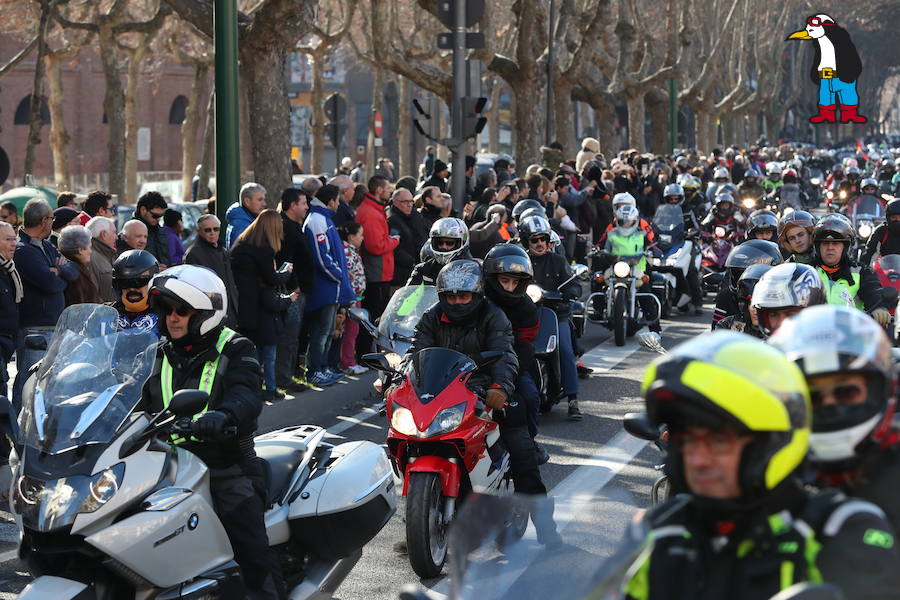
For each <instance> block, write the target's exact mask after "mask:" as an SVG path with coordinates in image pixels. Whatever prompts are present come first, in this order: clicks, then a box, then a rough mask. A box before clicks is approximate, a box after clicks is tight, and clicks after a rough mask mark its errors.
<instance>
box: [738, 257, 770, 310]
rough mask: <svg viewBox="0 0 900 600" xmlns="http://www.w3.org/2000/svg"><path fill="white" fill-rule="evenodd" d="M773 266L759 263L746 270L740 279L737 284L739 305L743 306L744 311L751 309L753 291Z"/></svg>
mask: <svg viewBox="0 0 900 600" xmlns="http://www.w3.org/2000/svg"><path fill="white" fill-rule="evenodd" d="M773 266H774V265H768V264H765V263H757V264H755V265H750V266H749V267H747V268H746V269H744V272H743V273H741V276H740V277H738V282H737V303H738V305H740V306H742V307H743V308H744V309H747V308H749V307H750V300H751V299H752V298H753V290H754V289H755V288H756V284H757V283H759V280H760V279H762V276H763V275H765V274H766V273H768V272H769V270H770V269H771V268H772V267H773Z"/></svg>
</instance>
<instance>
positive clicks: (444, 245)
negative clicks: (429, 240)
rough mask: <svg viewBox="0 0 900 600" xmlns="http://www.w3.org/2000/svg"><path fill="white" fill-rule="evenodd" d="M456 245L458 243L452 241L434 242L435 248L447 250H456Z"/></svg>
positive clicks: (439, 240)
mask: <svg viewBox="0 0 900 600" xmlns="http://www.w3.org/2000/svg"><path fill="white" fill-rule="evenodd" d="M457 243H458V241H457V240H452V239H451V240H442V239H435V240H434V245H435V246H437V247H438V248H447V249H448V250H452V249H453V248H456V245H457Z"/></svg>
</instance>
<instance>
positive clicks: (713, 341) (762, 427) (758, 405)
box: [641, 330, 811, 503]
mask: <svg viewBox="0 0 900 600" xmlns="http://www.w3.org/2000/svg"><path fill="white" fill-rule="evenodd" d="M641 391H642V393H643V396H644V399H645V400H646V403H647V416H648V417H649V418H650V420H651V421H652V422H653V423H654V424H656V425H662V424H666V425H668V426H669V428H670V429H674V430H678V429H680V428H683V427H686V426H692V425H694V426H702V427H709V428H711V429H722V428H728V429H732V430H735V431H736V432H738V433H749V434H751V435H753V441H751V442H750V443H749V444H747V446H746V447H745V449H744V453H743V456H742V457H741V464H740V486H741V492H742V495H741V498H740V502H741V503H747V502H754V501H757V500H760V499H762V498H764V497H765V496H766V494H768V493H769V492H771V491H772V490H773V489H775V488H776V487H777V486H779V485H780V484H781V483H782V482H784V481H785V480H787V479H789V478H790V477H791V475H792V474H793V473H794V472H795V471H796V470H797V468H798V467H799V466H800V465H801V464H802V463H803V460H804V457H805V456H806V453H807V449H808V447H809V435H810V418H811V417H810V414H811V411H810V405H809V391H808V389H807V387H806V380H805V379H804V377H803V373H802V372H801V371H800V369H799V368H798V367H797V366H796V365H795V364H794V363H793V362H792V361H790V360H789V359H788V358H787V357H786V356H785V355H784V354H783V353H782V352H781V351H779V350H777V349H775V348H773V347H771V346H769V345H767V344H765V343H763V342H761V341H760V340H757V339H755V338H752V337H750V336H748V335H744V334H741V333H736V332H732V331H723V330H718V331H715V332H713V333H711V334H708V335H703V336H700V337H698V338H695V339H693V340H690V341H688V342H685V343H684V344H681V345H680V346H678V347H676V348H675V349H674V350H672V352H671V353H669V354H667V355H665V356H662V357H660V358H659V359H657V360H655V361H654V362H653V363H651V364H650V366H649V367H648V368H647V372H646V374H645V376H644V382H643V385H642V387H641ZM666 474H667V475H668V476H669V478H670V480H671V482H672V484H673V487H674V489H675V490H676V491H683V490H686V489H687V488H686V484H685V480H684V469H683V465H682V461H681V457H680V455H679V454H678V453H677V452H671V453H669V455H668V457H667V462H666Z"/></svg>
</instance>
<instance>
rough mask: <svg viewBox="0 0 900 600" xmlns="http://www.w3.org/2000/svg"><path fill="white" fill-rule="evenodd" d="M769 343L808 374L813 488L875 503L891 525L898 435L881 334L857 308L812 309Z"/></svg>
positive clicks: (899, 515)
mask: <svg viewBox="0 0 900 600" xmlns="http://www.w3.org/2000/svg"><path fill="white" fill-rule="evenodd" d="M769 343H770V344H772V345H773V346H775V347H776V348H778V349H780V350H781V351H782V352H784V353H785V355H786V356H787V357H788V358H789V359H791V360H793V361H794V362H796V363H797V366H798V367H800V369H801V370H802V371H803V374H804V375H806V381H807V383H808V384H809V389H810V396H811V398H812V408H813V414H812V434H811V435H810V439H809V447H810V462H811V463H812V464H813V466H814V467H815V468H816V471H817V483H818V484H819V485H820V486H822V487H834V488H838V489H840V490H842V491H843V492H845V493H847V494H852V495H853V496H855V497H857V498H862V499H863V500H868V501H869V502H871V503H873V504H875V505H877V506H878V507H879V508H881V509H882V510H883V511H884V512H885V514H886V515H887V517H888V520H889V521H890V522H891V524H892V525H893V526H894V527H895V528H896V527H897V526H898V525H900V505H898V503H897V502H896V490H897V486H898V484H900V431H898V430H897V429H896V428H895V427H893V426H892V420H893V416H894V411H895V405H896V396H895V394H896V391H895V390H896V383H897V382H896V374H895V371H894V363H893V360H892V358H891V342H890V340H889V339H888V337H887V335H886V334H885V332H884V329H883V328H882V327H880V326H879V325H878V323H876V322H875V321H874V320H873V319H872V318H871V317H869V316H868V315H866V314H865V313H863V312H861V311H858V310H856V309H854V308H849V307H844V306H817V307H814V308H811V309H809V310H805V311H803V312H802V313H801V314H799V315H797V316H796V317H794V318H793V319H790V320H788V321H787V322H786V323H785V324H784V326H783V327H782V328H781V329H780V330H779V331H778V333H776V334H775V335H774V336H772V338H771V339H770V340H769Z"/></svg>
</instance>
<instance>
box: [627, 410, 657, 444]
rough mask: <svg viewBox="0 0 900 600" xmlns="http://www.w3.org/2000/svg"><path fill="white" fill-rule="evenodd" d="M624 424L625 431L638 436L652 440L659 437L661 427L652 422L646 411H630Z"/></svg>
mask: <svg viewBox="0 0 900 600" xmlns="http://www.w3.org/2000/svg"><path fill="white" fill-rule="evenodd" d="M622 424H623V425H624V426H625V431H627V432H628V433H630V434H631V435H633V436H634V437H636V438H640V439H642V440H649V441H651V442H653V441H656V440H657V439H659V427H657V426H655V425H654V424H653V423H651V422H650V420H649V419H648V418H647V415H646V414H645V413H628V414H626V415H625V419H623V421H622Z"/></svg>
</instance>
